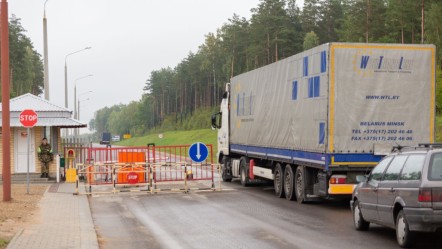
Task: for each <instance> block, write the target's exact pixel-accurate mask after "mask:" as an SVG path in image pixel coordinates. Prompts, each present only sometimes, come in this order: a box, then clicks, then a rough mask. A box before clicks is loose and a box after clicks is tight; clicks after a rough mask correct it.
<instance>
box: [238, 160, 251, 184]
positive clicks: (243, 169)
mask: <svg viewBox="0 0 442 249" xmlns="http://www.w3.org/2000/svg"><path fill="white" fill-rule="evenodd" d="M240 170H241V173H240V179H241V185H243V186H244V187H248V186H249V185H250V179H249V176H248V175H247V170H246V162H245V160H243V159H241V163H240Z"/></svg>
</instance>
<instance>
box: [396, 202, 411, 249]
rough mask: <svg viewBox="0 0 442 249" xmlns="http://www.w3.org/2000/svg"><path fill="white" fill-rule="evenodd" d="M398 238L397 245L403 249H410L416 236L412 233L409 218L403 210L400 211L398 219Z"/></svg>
mask: <svg viewBox="0 0 442 249" xmlns="http://www.w3.org/2000/svg"><path fill="white" fill-rule="evenodd" d="M396 238H397V243H398V244H399V246H400V247H402V248H408V247H410V246H411V245H412V243H413V239H414V234H413V232H411V231H410V227H409V226H408V221H407V218H406V217H405V213H404V211H403V210H401V211H399V214H398V215H397V218H396Z"/></svg>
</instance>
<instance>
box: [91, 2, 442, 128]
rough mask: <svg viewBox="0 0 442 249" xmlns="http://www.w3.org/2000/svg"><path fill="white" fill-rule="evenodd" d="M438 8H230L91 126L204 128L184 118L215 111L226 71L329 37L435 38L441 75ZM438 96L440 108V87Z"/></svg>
mask: <svg viewBox="0 0 442 249" xmlns="http://www.w3.org/2000/svg"><path fill="white" fill-rule="evenodd" d="M441 13H442V1H440V0H305V1H304V5H303V7H302V8H299V7H297V5H296V0H261V1H260V2H259V4H258V6H256V7H255V8H252V9H251V17H250V19H246V18H244V17H240V16H238V15H236V14H233V16H232V17H231V18H230V19H228V20H226V22H225V23H224V24H223V25H222V26H221V27H219V28H218V29H217V30H216V31H215V32H213V33H208V34H206V35H205V41H204V43H203V44H201V45H200V46H199V49H198V51H195V52H190V53H189V54H188V55H187V57H186V58H183V59H182V61H181V62H180V63H179V64H178V65H171V66H170V67H167V68H159V69H157V70H154V71H152V72H150V73H148V72H147V73H146V78H147V80H146V82H145V87H144V89H143V94H142V96H141V97H140V99H139V100H137V101H133V102H131V103H129V104H119V105H114V106H112V107H105V108H103V109H100V110H98V111H97V112H96V113H95V117H94V119H93V120H91V121H90V128H91V129H92V130H94V131H95V133H96V134H101V133H102V132H104V131H109V132H111V133H113V134H124V133H131V134H132V135H141V134H146V133H148V132H149V131H151V130H152V129H154V128H155V127H160V126H161V125H162V124H163V123H165V122H167V123H171V122H172V123H174V124H175V126H173V127H174V128H173V129H195V128H203V127H190V126H186V127H183V126H182V125H181V124H182V123H183V120H186V119H188V118H189V117H190V116H192V115H194V113H195V112H197V113H198V112H201V111H203V112H207V113H210V110H216V109H215V108H216V107H217V106H218V105H219V102H220V99H221V96H222V94H223V91H224V83H226V82H229V79H230V78H231V77H233V76H235V75H238V74H241V73H243V72H246V71H250V70H253V69H255V68H258V67H261V66H264V65H267V64H270V63H273V62H276V61H278V60H281V59H283V58H285V57H288V56H291V55H294V54H296V53H299V52H302V51H303V50H306V49H309V48H311V47H314V46H317V45H320V44H323V43H328V42H363V43H366V42H369V43H403V44H422V43H425V44H434V45H436V47H437V64H438V68H439V69H438V75H439V77H440V75H441V70H440V67H441V65H442V50H441V49H439V48H441V47H442V38H441V36H442V30H441V29H442V25H441V24H442V15H441ZM437 96H438V97H437V105H438V107H439V106H442V94H440V89H439V88H438V94H437ZM208 121H209V116H208V115H207V122H208ZM199 123H200V124H204V122H199ZM204 128H207V127H204Z"/></svg>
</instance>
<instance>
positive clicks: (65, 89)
mask: <svg viewBox="0 0 442 249" xmlns="http://www.w3.org/2000/svg"><path fill="white" fill-rule="evenodd" d="M88 49H91V47H85V48H83V49H80V50H78V51H75V52H72V53H69V54H67V55H66V56H65V57H64V105H65V107H66V108H68V65H67V60H68V57H69V56H70V55H73V54H76V53H80V52H82V51H85V50H88Z"/></svg>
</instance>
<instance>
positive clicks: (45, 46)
mask: <svg viewBox="0 0 442 249" xmlns="http://www.w3.org/2000/svg"><path fill="white" fill-rule="evenodd" d="M48 1H49V0H46V1H45V4H44V11H43V50H44V51H43V54H44V61H43V63H44V89H45V91H44V94H45V99H46V100H49V62H48V24H47V20H46V3H47V2H48Z"/></svg>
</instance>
